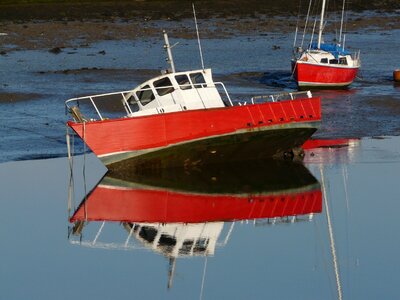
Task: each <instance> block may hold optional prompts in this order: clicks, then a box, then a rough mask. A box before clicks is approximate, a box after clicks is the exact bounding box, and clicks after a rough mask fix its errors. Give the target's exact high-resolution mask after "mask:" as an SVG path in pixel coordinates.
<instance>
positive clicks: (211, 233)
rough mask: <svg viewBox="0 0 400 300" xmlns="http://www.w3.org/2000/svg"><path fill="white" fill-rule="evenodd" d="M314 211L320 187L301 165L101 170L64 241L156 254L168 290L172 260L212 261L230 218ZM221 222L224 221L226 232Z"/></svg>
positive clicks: (282, 217) (271, 221)
mask: <svg viewBox="0 0 400 300" xmlns="http://www.w3.org/2000/svg"><path fill="white" fill-rule="evenodd" d="M72 183H73V182H72ZM70 190H73V188H72V189H70ZM69 207H72V204H69ZM321 211H322V192H321V186H320V184H319V183H318V181H317V180H316V179H315V177H314V176H313V175H312V174H311V173H310V172H309V171H308V169H307V168H305V167H304V165H302V164H300V163H294V162H292V161H269V162H266V161H262V162H254V161H252V162H244V163H242V164H241V163H234V164H228V165H224V166H223V167H222V168H221V167H220V166H213V165H210V166H205V168H200V169H197V168H196V169H195V170H192V171H191V172H187V170H185V169H183V168H180V169H169V170H166V169H156V170H152V171H150V172H147V174H142V172H138V173H135V172H132V171H131V170H130V169H129V168H128V167H127V168H126V169H125V170H122V172H117V173H113V172H112V171H111V172H109V173H108V174H107V177H104V178H103V179H102V181H101V182H100V183H99V184H98V185H97V186H96V187H95V188H94V189H93V190H92V191H91V192H90V193H89V194H88V195H87V196H85V198H84V200H83V201H82V203H81V204H80V205H79V206H78V208H77V209H76V210H75V212H74V213H73V215H72V216H70V217H69V221H70V222H71V223H72V227H71V228H69V229H70V230H69V232H70V234H69V241H70V243H71V244H75V245H79V246H85V247H90V248H102V249H109V250H137V249H146V250H151V251H154V252H155V253H158V254H160V255H163V256H164V257H166V258H167V259H168V260H169V271H168V287H169V288H170V287H171V286H172V280H173V274H174V271H175V268H176V261H177V259H178V258H183V257H193V256H197V257H199V256H203V257H208V256H213V255H214V254H215V251H216V248H217V247H223V246H224V245H225V244H226V243H227V242H228V240H229V237H230V236H231V235H232V232H233V227H234V225H235V224H236V223H237V222H235V221H240V220H251V221H252V222H249V223H250V224H256V225H263V226H273V225H278V224H281V223H284V224H287V223H297V222H303V221H312V220H313V216H314V214H316V213H321ZM226 222H232V223H231V224H230V225H228V228H224V226H225V224H226ZM247 223H248V222H244V223H242V224H247ZM238 226H240V224H238Z"/></svg>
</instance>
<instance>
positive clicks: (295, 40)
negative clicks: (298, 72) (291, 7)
mask: <svg viewBox="0 0 400 300" xmlns="http://www.w3.org/2000/svg"><path fill="white" fill-rule="evenodd" d="M300 8H301V0H300V1H299V10H298V11H297V22H296V33H295V35H294V41H293V48H294V47H296V42H297V33H298V31H299V22H300Z"/></svg>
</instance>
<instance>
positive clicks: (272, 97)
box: [251, 91, 312, 104]
mask: <svg viewBox="0 0 400 300" xmlns="http://www.w3.org/2000/svg"><path fill="white" fill-rule="evenodd" d="M299 96H303V97H304V96H307V98H311V97H312V94H311V92H310V91H301V92H287V93H280V94H273V95H261V96H254V97H252V98H251V103H252V104H255V102H256V101H257V100H269V101H271V102H278V101H279V100H280V99H282V98H283V99H285V100H286V99H288V97H290V99H292V100H294V99H297V98H299Z"/></svg>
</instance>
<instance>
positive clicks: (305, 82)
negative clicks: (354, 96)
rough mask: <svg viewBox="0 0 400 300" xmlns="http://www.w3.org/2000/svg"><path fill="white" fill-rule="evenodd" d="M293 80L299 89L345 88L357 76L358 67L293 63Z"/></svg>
mask: <svg viewBox="0 0 400 300" xmlns="http://www.w3.org/2000/svg"><path fill="white" fill-rule="evenodd" d="M293 68H294V78H295V80H296V82H297V85H298V86H299V87H312V86H328V87H346V86H348V85H350V84H351V83H352V82H353V81H354V79H355V78H356V76H357V72H358V67H355V68H351V67H345V66H339V65H338V66H332V65H329V66H327V65H323V64H312V63H307V62H296V63H294V66H293Z"/></svg>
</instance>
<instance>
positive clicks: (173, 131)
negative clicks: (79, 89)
mask: <svg viewBox="0 0 400 300" xmlns="http://www.w3.org/2000/svg"><path fill="white" fill-rule="evenodd" d="M320 120H321V100H320V98H319V97H317V98H309V99H298V100H289V101H282V102H273V103H263V104H255V105H246V106H234V107H226V108H216V109H207V110H192V111H182V112H175V113H167V114H158V115H152V116H143V117H135V118H124V119H114V120H104V121H93V122H86V123H85V125H83V124H82V123H75V122H71V121H70V122H68V125H69V126H70V127H71V128H72V129H73V130H74V131H75V132H76V133H77V134H78V135H79V136H80V137H81V138H82V139H83V140H84V141H85V143H86V144H87V145H88V146H89V147H90V148H91V150H92V151H93V152H94V153H95V154H96V155H97V156H99V157H100V158H102V160H103V162H105V164H108V163H111V162H115V161H118V160H122V159H121V157H122V158H123V159H127V158H129V157H132V156H137V155H141V154H143V153H149V152H152V151H157V150H160V149H163V148H166V147H170V146H174V145H179V144H184V143H188V142H193V141H204V140H207V139H212V138H215V137H221V136H232V135H241V134H243V133H257V132H263V131H267V130H275V131H277V130H279V131H282V130H287V129H299V128H300V129H301V128H306V129H312V130H308V131H307V132H303V135H299V138H297V139H294V141H293V142H292V143H293V144H294V145H291V146H294V147H296V146H301V145H302V144H303V143H304V141H305V140H306V139H308V138H309V136H310V135H311V134H312V133H313V132H314V131H315V130H316V129H317V125H318V124H319V122H320ZM293 134H294V133H293ZM252 150H253V149H252ZM113 156H114V157H117V156H119V158H118V159H114V161H112V159H111V162H110V161H109V162H107V159H108V158H110V157H113Z"/></svg>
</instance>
